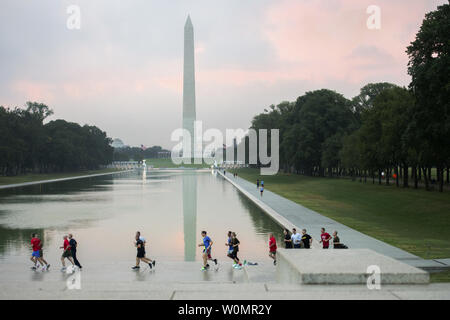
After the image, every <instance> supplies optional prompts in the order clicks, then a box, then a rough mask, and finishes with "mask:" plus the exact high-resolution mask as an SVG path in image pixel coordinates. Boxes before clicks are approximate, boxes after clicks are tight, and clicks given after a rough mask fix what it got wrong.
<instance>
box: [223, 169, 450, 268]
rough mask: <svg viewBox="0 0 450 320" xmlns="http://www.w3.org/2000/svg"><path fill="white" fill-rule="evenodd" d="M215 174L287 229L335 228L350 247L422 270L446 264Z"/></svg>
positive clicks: (244, 182)
mask: <svg viewBox="0 0 450 320" xmlns="http://www.w3.org/2000/svg"><path fill="white" fill-rule="evenodd" d="M219 174H220V175H221V176H223V177H224V178H225V179H227V180H228V181H229V182H231V183H232V184H233V185H234V186H235V187H236V188H238V189H239V190H240V191H241V192H242V193H244V194H245V195H246V196H247V197H248V198H250V199H251V200H252V201H253V202H254V203H255V204H256V205H258V206H259V207H260V208H261V209H263V210H264V211H266V212H267V213H268V214H270V215H271V216H272V217H273V218H274V219H275V220H277V221H278V222H279V223H280V224H281V225H282V226H286V227H288V228H289V229H291V227H296V228H297V230H301V229H303V228H305V229H306V230H307V231H308V233H309V234H310V235H311V236H312V237H313V238H315V239H318V238H319V235H320V228H321V227H324V228H326V230H327V231H328V232H329V233H330V234H331V232H332V231H334V230H337V231H338V232H339V238H340V239H341V241H342V242H343V243H344V244H346V245H347V246H348V247H349V248H352V249H371V250H373V251H375V252H378V253H380V254H383V255H386V256H388V257H392V258H394V259H397V260H401V261H403V262H405V263H407V264H409V265H411V266H414V267H419V268H423V269H426V270H433V269H442V268H447V267H450V261H449V259H439V260H425V259H422V258H420V257H418V256H416V255H413V254H411V253H409V252H406V251H404V250H402V249H399V248H397V247H394V246H391V245H389V244H387V243H385V242H383V241H380V240H377V239H375V238H372V237H370V236H368V235H365V234H363V233H361V232H358V231H356V230H354V229H352V228H349V227H347V226H345V225H343V224H341V223H339V222H337V221H335V220H333V219H330V218H327V217H325V216H323V215H321V214H319V213H317V212H315V211H313V210H310V209H308V208H306V207H304V206H302V205H300V204H298V203H295V202H293V201H291V200H289V199H286V198H284V197H282V196H279V195H277V194H276V193H273V192H271V191H269V190H267V189H266V188H265V190H264V195H263V196H262V197H261V196H260V193H259V191H258V190H257V188H256V184H255V183H251V182H249V181H247V180H245V179H242V178H239V177H233V175H232V174H231V173H226V174H225V176H224V174H223V171H221V172H219ZM266 187H268V188H270V186H268V185H266ZM313 244H314V246H315V247H320V244H319V243H318V241H314V243H313Z"/></svg>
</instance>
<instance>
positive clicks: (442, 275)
mask: <svg viewBox="0 0 450 320" xmlns="http://www.w3.org/2000/svg"><path fill="white" fill-rule="evenodd" d="M430 282H450V270H448V271H444V272H438V273H430Z"/></svg>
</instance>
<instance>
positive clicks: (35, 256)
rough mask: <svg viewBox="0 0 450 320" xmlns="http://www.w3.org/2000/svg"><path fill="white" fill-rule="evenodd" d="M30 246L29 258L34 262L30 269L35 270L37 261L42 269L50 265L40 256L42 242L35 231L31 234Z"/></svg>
mask: <svg viewBox="0 0 450 320" xmlns="http://www.w3.org/2000/svg"><path fill="white" fill-rule="evenodd" d="M31 247H32V250H33V253H32V254H31V258H30V260H31V261H33V262H34V266H32V267H31V269H33V270H36V268H37V266H36V264H37V262H39V263H40V264H41V265H42V271H45V270H46V269H48V268H49V267H50V265H49V264H48V263H47V261H45V260H44V258H43V257H42V242H41V239H39V237H38V235H37V234H36V233H33V234H32V235H31Z"/></svg>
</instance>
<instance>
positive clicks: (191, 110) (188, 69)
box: [183, 16, 195, 159]
mask: <svg viewBox="0 0 450 320" xmlns="http://www.w3.org/2000/svg"><path fill="white" fill-rule="evenodd" d="M194 122H195V63H194V27H193V26H192V22H191V18H190V16H188V18H187V20H186V24H185V25H184V70H183V129H185V130H187V132H189V133H190V138H189V139H186V137H184V139H183V158H190V159H192V158H194V137H195V136H194ZM185 132H186V131H185ZM189 142H190V143H189Z"/></svg>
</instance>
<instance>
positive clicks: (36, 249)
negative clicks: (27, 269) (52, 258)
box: [30, 233, 82, 271]
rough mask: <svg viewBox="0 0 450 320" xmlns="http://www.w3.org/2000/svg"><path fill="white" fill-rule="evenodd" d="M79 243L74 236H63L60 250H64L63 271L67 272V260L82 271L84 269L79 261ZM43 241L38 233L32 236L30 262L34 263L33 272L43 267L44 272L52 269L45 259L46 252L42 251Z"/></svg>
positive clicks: (62, 256) (62, 257)
mask: <svg viewBox="0 0 450 320" xmlns="http://www.w3.org/2000/svg"><path fill="white" fill-rule="evenodd" d="M77 245H78V243H77V241H76V240H75V239H74V238H73V235H72V234H71V233H69V234H68V235H64V236H63V245H62V246H61V247H60V249H63V253H62V255H61V263H62V268H61V271H65V270H66V263H65V259H68V260H69V261H70V262H71V263H72V265H75V266H77V267H78V268H79V269H80V270H81V269H82V267H81V264H80V262H79V261H78V259H77ZM42 247H43V244H42V240H41V239H40V238H39V235H38V234H37V233H33V234H31V249H32V251H33V252H32V254H31V258H30V260H31V261H32V262H33V266H32V267H31V269H32V270H38V269H39V268H40V267H42V271H46V270H48V269H49V268H50V264H49V263H47V261H45V259H44V251H43V249H42Z"/></svg>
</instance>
